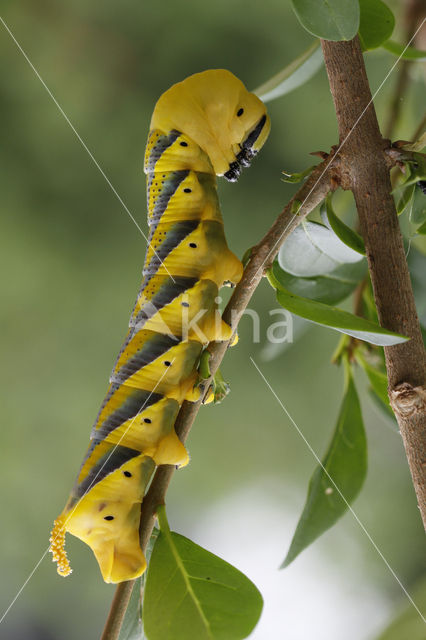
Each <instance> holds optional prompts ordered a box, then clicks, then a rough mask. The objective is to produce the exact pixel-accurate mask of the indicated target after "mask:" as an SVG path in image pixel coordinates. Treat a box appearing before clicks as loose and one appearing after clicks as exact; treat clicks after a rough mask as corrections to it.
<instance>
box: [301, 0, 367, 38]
mask: <svg viewBox="0 0 426 640" xmlns="http://www.w3.org/2000/svg"><path fill="white" fill-rule="evenodd" d="M291 1H292V5H293V9H294V12H295V13H296V15H297V17H298V18H299V21H300V23H301V24H302V26H303V27H305V29H306V30H307V31H309V33H312V34H313V35H314V36H317V37H318V38H324V39H325V40H352V38H354V37H355V35H356V33H357V31H358V27H359V4H358V2H356V0H291Z"/></svg>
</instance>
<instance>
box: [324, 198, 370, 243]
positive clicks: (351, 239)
mask: <svg viewBox="0 0 426 640" xmlns="http://www.w3.org/2000/svg"><path fill="white" fill-rule="evenodd" d="M324 215H325V218H326V220H327V222H328V223H329V225H330V227H331V228H332V229H333V231H334V233H335V234H336V236H337V237H338V238H339V239H340V240H341V241H342V242H344V243H345V244H346V245H347V246H348V247H350V248H351V249H353V250H354V251H356V252H357V253H360V254H361V255H362V256H365V245H364V240H363V239H362V237H361V236H360V235H359V233H357V232H356V231H354V230H353V229H351V228H350V227H348V225H346V224H345V223H344V222H343V221H342V220H340V218H339V217H338V216H337V215H336V214H335V213H334V210H333V206H332V203H331V198H329V197H327V198H326V199H325V214H324Z"/></svg>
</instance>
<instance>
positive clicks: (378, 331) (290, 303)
mask: <svg viewBox="0 0 426 640" xmlns="http://www.w3.org/2000/svg"><path fill="white" fill-rule="evenodd" d="M267 276H268V279H269V282H270V283H271V285H272V287H274V289H276V293H277V300H278V302H279V303H280V305H281V306H282V307H284V309H287V310H288V311H290V312H291V313H294V314H295V315H296V316H300V317H301V318H306V320H310V321H311V322H314V323H315V324H321V325H324V326H326V327H329V328H330V329H335V330H336V331H340V332H341V333H346V334H347V335H349V336H352V337H354V338H358V340H364V341H365V342H370V343H371V344H376V345H379V346H382V347H384V346H390V345H394V344H400V343H401V342H406V341H407V340H408V339H409V338H407V337H406V336H403V335H401V334H399V333H394V332H393V331H388V330H387V329H384V328H383V327H380V326H379V325H378V324H375V323H374V322H370V321H369V320H365V319H364V318H360V317H358V316H355V315H353V314H352V313H349V312H348V311H343V309H339V308H338V307H331V306H329V305H326V304H323V303H322V302H316V301H315V300H309V299H308V298H302V297H301V296H296V295H294V294H292V293H290V291H287V289H285V288H284V287H283V286H282V285H281V284H280V282H279V281H278V280H277V279H276V278H275V277H274V273H273V271H272V270H271V269H270V270H269V271H268V273H267Z"/></svg>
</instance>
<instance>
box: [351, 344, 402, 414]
mask: <svg viewBox="0 0 426 640" xmlns="http://www.w3.org/2000/svg"><path fill="white" fill-rule="evenodd" d="M355 357H356V361H357V362H358V364H359V365H360V366H361V367H362V368H363V369H364V371H365V373H366V374H367V377H368V381H369V383H370V390H371V392H372V393H373V394H374V396H375V398H376V399H377V400H378V401H379V403H380V405H379V406H380V407H381V408H382V409H383V410H384V411H385V412H386V415H387V416H388V417H390V418H393V419H395V414H394V412H393V411H392V408H391V406H390V403H389V396H388V378H387V375H386V373H383V371H380V369H378V368H377V367H374V366H373V365H372V364H370V362H368V361H367V360H366V359H365V357H364V354H363V353H362V351H361V349H355Z"/></svg>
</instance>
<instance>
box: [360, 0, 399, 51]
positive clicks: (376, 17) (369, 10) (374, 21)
mask: <svg viewBox="0 0 426 640" xmlns="http://www.w3.org/2000/svg"><path fill="white" fill-rule="evenodd" d="M359 6H360V11H361V14H360V21H359V31H358V35H359V39H360V41H361V46H362V48H363V50H364V51H368V50H369V49H376V48H377V47H380V45H382V44H383V42H385V41H386V40H388V39H389V38H390V37H391V35H392V32H393V30H394V27H395V18H394V15H393V13H392V11H391V10H390V9H389V7H388V6H387V5H386V4H385V3H384V2H382V1H381V0H359Z"/></svg>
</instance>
